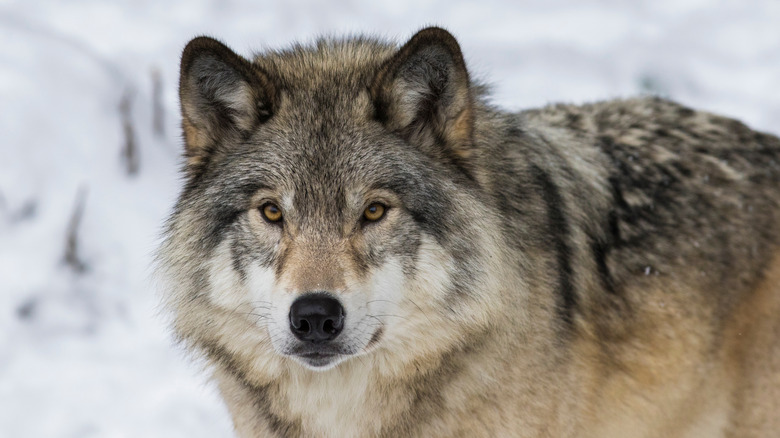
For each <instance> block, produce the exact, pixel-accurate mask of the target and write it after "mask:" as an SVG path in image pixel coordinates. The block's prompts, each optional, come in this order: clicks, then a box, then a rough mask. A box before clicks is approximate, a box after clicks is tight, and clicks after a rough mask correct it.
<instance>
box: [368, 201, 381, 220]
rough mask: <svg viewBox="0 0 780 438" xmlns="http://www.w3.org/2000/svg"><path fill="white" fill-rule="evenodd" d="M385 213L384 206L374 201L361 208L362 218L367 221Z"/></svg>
mask: <svg viewBox="0 0 780 438" xmlns="http://www.w3.org/2000/svg"><path fill="white" fill-rule="evenodd" d="M384 215H385V206H384V205H382V204H380V203H378V202H375V203H373V204H371V205H369V206H368V207H366V209H365V210H363V218H364V219H365V220H367V221H369V222H376V221H378V220H379V219H382V217H384Z"/></svg>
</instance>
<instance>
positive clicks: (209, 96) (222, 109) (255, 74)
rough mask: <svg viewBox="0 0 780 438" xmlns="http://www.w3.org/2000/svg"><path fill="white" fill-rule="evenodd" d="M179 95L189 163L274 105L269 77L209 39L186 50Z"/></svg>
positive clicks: (246, 128)
mask: <svg viewBox="0 0 780 438" xmlns="http://www.w3.org/2000/svg"><path fill="white" fill-rule="evenodd" d="M179 97H180V99H181V113H182V128H183V130H184V141H185V142H186V144H187V150H186V155H187V161H188V163H189V164H190V165H197V164H198V163H200V162H202V161H203V159H204V158H205V157H206V156H207V155H208V153H209V152H210V151H211V150H212V149H213V147H214V145H215V144H216V143H217V142H218V141H220V140H221V139H224V138H228V137H230V136H241V135H246V134H247V133H249V132H251V131H252V130H253V129H255V128H256V127H257V126H258V125H259V124H260V123H262V122H264V121H265V120H267V119H268V118H270V117H271V116H272V115H273V113H274V110H275V108H276V93H275V90H274V87H273V85H272V83H271V80H270V79H269V78H268V76H267V75H266V74H265V73H264V72H263V71H261V70H260V68H258V67H257V66H255V65H253V64H252V63H251V62H249V61H248V60H246V59H245V58H243V57H241V56H239V55H237V54H236V53H235V52H233V51H232V50H230V49H229V48H228V47H227V46H225V45H224V44H222V43H221V42H219V41H217V40H215V39H212V38H208V37H198V38H195V39H193V40H192V41H190V42H189V43H188V44H187V47H185V48H184V53H183V54H182V57H181V74H180V77H179Z"/></svg>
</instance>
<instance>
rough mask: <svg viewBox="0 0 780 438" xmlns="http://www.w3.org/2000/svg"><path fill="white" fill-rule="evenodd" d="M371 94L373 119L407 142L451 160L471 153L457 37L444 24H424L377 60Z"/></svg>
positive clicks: (465, 78) (467, 91) (468, 96)
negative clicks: (386, 57) (393, 51)
mask: <svg viewBox="0 0 780 438" xmlns="http://www.w3.org/2000/svg"><path fill="white" fill-rule="evenodd" d="M371 94H372V97H373V99H374V105H375V108H376V117H377V119H378V120H379V121H380V122H382V123H383V124H385V126H387V127H388V128H389V129H391V130H393V131H396V132H398V133H399V134H400V135H401V136H402V137H404V138H405V139H406V140H407V141H409V142H410V143H413V144H415V145H418V146H420V147H423V148H425V149H426V150H427V151H428V152H430V153H433V154H434V155H435V156H441V155H442V153H444V155H446V156H449V158H454V159H456V160H461V159H466V158H468V157H469V155H470V154H471V147H472V135H473V102H472V91H471V88H470V83H469V75H468V71H467V70H466V63H465V62H464V60H463V54H462V53H461V51H460V46H459V45H458V42H457V41H456V40H455V37H453V36H452V35H451V34H450V33H449V32H447V31H446V30H444V29H440V28H437V27H429V28H427V29H423V30H421V31H420V32H418V33H417V34H415V35H414V36H413V37H412V39H411V40H409V42H408V43H406V44H405V45H404V46H403V47H401V49H400V50H399V51H398V52H397V53H396V54H395V55H394V56H392V57H391V58H390V59H389V60H387V61H386V62H385V63H384V65H382V67H381V68H380V70H379V73H378V74H377V76H376V78H375V80H374V83H373V86H372V88H371ZM441 146H444V149H443V150H442V149H441Z"/></svg>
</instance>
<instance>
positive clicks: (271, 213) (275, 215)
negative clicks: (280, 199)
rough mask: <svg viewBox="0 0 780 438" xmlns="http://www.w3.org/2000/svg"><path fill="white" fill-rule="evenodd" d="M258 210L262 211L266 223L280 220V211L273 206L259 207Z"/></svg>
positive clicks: (269, 204)
mask: <svg viewBox="0 0 780 438" xmlns="http://www.w3.org/2000/svg"><path fill="white" fill-rule="evenodd" d="M260 210H262V212H263V216H264V217H265V219H266V220H267V221H268V222H279V221H280V220H282V210H281V209H280V208H279V207H277V206H276V205H275V204H271V203H268V204H265V205H263V206H262V207H260Z"/></svg>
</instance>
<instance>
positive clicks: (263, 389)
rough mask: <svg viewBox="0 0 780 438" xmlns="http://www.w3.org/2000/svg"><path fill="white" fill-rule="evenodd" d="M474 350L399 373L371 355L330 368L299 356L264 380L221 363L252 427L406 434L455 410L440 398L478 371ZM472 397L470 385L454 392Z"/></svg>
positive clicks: (225, 381)
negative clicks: (473, 366) (312, 365)
mask: <svg viewBox="0 0 780 438" xmlns="http://www.w3.org/2000/svg"><path fill="white" fill-rule="evenodd" d="M471 345H472V346H473V345H480V344H478V343H477V344H471ZM482 345H486V344H482ZM473 354H479V353H478V352H477V351H475V350H474V347H468V348H464V347H460V346H459V347H453V349H452V350H451V351H447V352H443V353H442V354H440V355H436V356H435V357H431V358H429V359H427V360H425V361H419V362H416V363H411V364H407V365H405V366H403V367H402V368H403V369H400V368H399V369H398V370H396V371H398V372H397V373H388V372H387V371H388V370H387V369H383V368H382V367H381V366H378V365H377V364H376V363H375V361H373V360H372V359H370V358H368V357H356V358H353V359H351V360H349V361H347V362H345V363H342V364H340V365H338V366H337V367H335V368H333V369H331V370H328V371H325V372H315V371H311V370H308V369H305V368H303V367H301V366H299V365H297V364H294V365H293V366H291V367H290V368H289V369H288V370H287V371H286V372H284V373H283V374H282V375H280V376H278V377H276V378H275V379H273V380H272V381H270V382H268V383H265V384H259V383H256V382H253V381H252V379H251V377H249V376H246V375H244V374H242V373H241V372H240V371H237V370H228V369H226V368H225V367H222V368H218V369H217V371H216V372H215V377H216V378H217V381H218V382H219V385H220V389H221V390H222V392H223V396H224V399H225V400H226V402H227V403H228V407H229V409H230V411H231V414H232V415H233V417H234V421H235V422H236V424H237V425H238V424H240V423H243V424H250V423H252V424H254V425H253V426H251V427H252V429H249V430H251V431H252V434H258V435H263V433H266V434H268V433H275V434H279V435H286V436H323V437H327V436H339V437H349V436H377V435H398V436H403V435H409V434H413V433H416V432H419V431H417V430H409V429H407V428H408V427H410V425H418V426H420V425H425V424H427V423H429V422H430V421H431V420H433V419H434V418H435V417H437V416H440V415H441V414H442V412H451V410H450V409H449V408H447V407H444V406H442V405H441V404H442V403H443V400H446V399H448V398H446V397H444V395H445V393H446V392H447V391H449V390H450V389H452V388H453V387H455V386H457V385H453V384H452V383H453V382H456V381H464V380H466V381H469V380H471V379H473V377H474V376H473V375H471V374H473V373H472V370H470V369H468V368H467V366H468V365H467V364H469V363H472V362H473V361H471V360H470V357H471V355H473ZM487 380H490V379H487ZM480 390H484V388H480V385H479V384H476V382H474V381H471V385H469V391H467V392H469V393H470V392H473V391H480ZM458 392H462V391H461V390H458ZM466 398H470V397H469V395H468V394H465V393H464V394H458V395H457V396H456V397H454V398H452V397H450V398H449V399H451V400H452V399H455V400H461V401H464V399H466ZM247 427H250V426H247ZM258 432H259V433H258ZM239 433H241V430H240V427H239ZM246 435H247V436H252V435H250V434H249V433H246Z"/></svg>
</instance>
